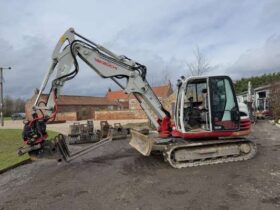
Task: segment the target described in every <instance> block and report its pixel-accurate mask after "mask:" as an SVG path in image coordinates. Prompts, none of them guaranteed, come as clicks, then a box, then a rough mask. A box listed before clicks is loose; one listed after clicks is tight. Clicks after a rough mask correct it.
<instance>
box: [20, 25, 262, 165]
mask: <svg viewBox="0 0 280 210" xmlns="http://www.w3.org/2000/svg"><path fill="white" fill-rule="evenodd" d="M78 58H79V61H78ZM79 62H85V63H86V64H87V65H88V66H89V68H90V69H92V70H93V71H94V72H96V73H97V74H98V75H99V76H100V77H101V78H108V79H111V80H113V82H115V83H116V84H117V85H118V86H119V87H120V88H121V89H122V90H123V91H124V92H125V93H127V94H133V95H134V97H135V98H136V99H137V101H138V102H139V104H140V106H141V108H142V109H143V111H144V112H145V113H146V115H147V117H148V119H149V120H150V122H151V123H152V125H153V126H154V127H155V128H156V130H157V132H154V133H153V132H152V133H150V134H149V135H144V134H142V133H141V132H139V131H137V130H136V129H135V130H132V131H131V134H132V137H131V140H130V142H129V144H130V145H131V146H132V147H133V148H135V149H136V150H137V151H139V152H140V153H141V154H142V155H144V156H150V155H153V154H155V153H156V154H158V153H159V154H161V155H162V156H163V157H164V160H165V161H166V162H168V163H169V164H170V165H171V166H172V167H174V168H185V167H192V166H202V165H211V164H217V163H226V162H233V161H241V160H248V159H250V158H252V157H254V156H255V154H256V151H257V150H256V144H255V143H254V142H252V141H250V140H249V139H247V138H246V136H247V135H249V134H250V132H251V122H250V119H249V117H248V110H246V109H241V108H240V106H239V104H238V102H237V99H236V95H235V92H234V87H233V82H232V80H231V79H230V77H228V76H192V77H188V78H186V77H184V76H182V77H180V79H178V81H177V99H176V104H175V110H174V114H172V115H173V116H171V114H170V112H169V111H167V110H166V109H165V108H164V107H163V105H162V103H161V101H160V100H159V99H158V97H157V96H156V95H155V93H154V92H153V90H152V88H151V86H150V85H149V83H148V81H147V78H146V75H147V68H146V66H144V65H142V64H140V63H138V62H136V61H134V60H132V59H130V58H128V57H126V56H124V55H117V54H115V53H113V52H111V51H110V50H108V49H106V48H105V47H103V46H102V45H99V44H97V43H94V42H93V41H91V40H89V39H87V38H86V37H84V36H82V35H81V34H79V33H77V32H76V31H75V30H74V29H73V28H70V29H68V30H67V31H66V32H65V33H64V34H63V35H62V36H61V38H60V39H59V41H58V43H57V45H56V47H55V49H54V51H53V54H52V63H51V66H50V68H49V70H48V72H47V74H46V76H45V78H44V80H43V82H42V84H41V87H40V90H39V93H38V96H37V98H36V101H35V103H34V106H33V108H32V110H33V111H32V113H33V114H32V116H33V119H32V120H29V121H27V122H25V125H24V130H23V140H24V142H25V144H26V145H27V146H28V149H27V150H24V151H25V152H30V151H33V150H38V149H42V148H44V147H46V144H45V143H46V140H47V139H48V134H47V132H46V124H47V123H49V122H50V121H52V120H54V119H55V117H56V114H57V112H58V106H57V98H58V97H59V95H60V93H61V90H62V87H63V85H64V83H65V82H66V81H68V80H71V79H73V78H74V77H75V76H76V75H77V74H78V72H79ZM51 76H54V79H53V80H52V81H51V88H50V91H49V95H48V99H47V101H46V102H42V101H40V97H41V95H42V93H43V91H45V88H46V86H47V84H48V82H49V79H50V77H51ZM107 131H108V128H107ZM107 133H108V135H107V136H105V138H104V139H102V140H101V141H100V142H97V143H96V144H93V146H90V148H86V149H84V150H83V151H80V152H78V153H75V154H71V152H70V151H69V149H68V146H67V144H66V142H65V140H64V139H63V135H61V134H60V135H59V136H58V137H56V138H55V140H54V142H55V143H54V144H53V146H52V147H51V148H52V151H55V150H56V149H57V151H58V153H60V155H62V157H63V159H64V160H66V161H70V160H72V159H74V158H76V157H77V156H80V155H82V154H84V153H86V152H88V151H90V150H92V149H95V148H97V147H99V146H101V145H103V144H104V143H106V142H109V141H110V135H109V132H107ZM22 153H23V151H22Z"/></svg>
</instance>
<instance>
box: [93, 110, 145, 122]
mask: <svg viewBox="0 0 280 210" xmlns="http://www.w3.org/2000/svg"><path fill="white" fill-rule="evenodd" d="M94 119H95V120H130V119H147V117H146V114H145V113H144V112H143V111H142V110H139V111H135V110H134V111H132V110H120V111H95V116H94Z"/></svg>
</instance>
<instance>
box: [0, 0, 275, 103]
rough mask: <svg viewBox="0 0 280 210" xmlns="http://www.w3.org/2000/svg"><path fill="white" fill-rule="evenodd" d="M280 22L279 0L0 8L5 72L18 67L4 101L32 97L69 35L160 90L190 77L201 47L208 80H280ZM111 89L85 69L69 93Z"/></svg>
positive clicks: (91, 0)
mask: <svg viewBox="0 0 280 210" xmlns="http://www.w3.org/2000/svg"><path fill="white" fill-rule="evenodd" d="M279 22H280V1H279V0H263V1H255V0H235V1H231V0H228V1H226V0H219V1H218V0H209V1H207V0H203V1H199V0H193V1H191V0H184V1H183V0H182V1H175V0H169V1H168V0H165V1H164V0H161V1H160V0H153V1H151V0H141V1H139V0H127V1H121V0H119V1H117V0H115V1H114V0H111V1H109V0H103V1H97V0H87V1H86V0H84V1H83V0H79V1H71V0H67V1H59V0H45V1H43V0H36V1H32V0H25V1H18V0H0V67H7V66H11V67H12V70H11V71H8V70H7V71H5V72H4V76H5V95H10V96H13V97H22V98H28V97H30V96H31V95H32V94H33V90H34V89H35V88H36V87H37V88H38V87H39V86H40V84H41V82H42V80H43V76H44V74H45V72H46V71H47V70H48V68H49V64H50V61H51V60H50V58H51V54H52V50H53V48H54V46H55V45H56V43H57V41H58V39H59V37H60V36H61V35H62V34H63V33H64V31H65V30H67V29H68V28H69V27H74V28H75V30H76V31H77V32H79V33H80V34H83V35H84V36H86V37H87V38H89V39H91V40H93V41H94V42H97V43H100V44H102V45H104V46H105V47H107V48H109V49H110V50H112V51H114V52H115V53H117V54H124V55H126V56H127V57H130V58H133V59H134V60H136V61H139V62H140V63H142V64H144V65H146V66H147V67H148V80H149V81H150V82H151V83H153V84H159V83H160V81H161V80H163V77H164V76H165V77H166V76H168V78H170V79H171V81H172V82H175V81H176V79H177V78H178V77H179V76H181V75H184V74H187V67H186V62H191V61H192V59H193V54H192V51H193V49H194V48H195V47H196V46H199V48H200V50H201V51H202V53H203V54H205V55H206V57H207V58H208V60H209V61H210V63H211V64H212V65H213V66H215V68H214V69H213V70H212V72H211V73H210V74H228V75H230V76H231V77H232V78H233V79H238V78H241V77H247V76H251V75H260V74H263V73H269V72H279V71H280V25H279ZM80 63H82V62H80ZM108 87H111V88H113V89H114V88H116V86H114V85H113V83H112V81H109V80H104V79H101V78H99V77H98V76H97V75H96V74H95V73H94V72H92V71H91V70H90V69H89V68H86V67H85V65H82V64H81V71H80V73H79V75H78V76H77V77H76V78H75V79H74V80H72V81H69V82H68V83H67V85H65V90H64V93H66V94H73V95H99V96H102V95H104V94H105V93H106V91H107V88H108Z"/></svg>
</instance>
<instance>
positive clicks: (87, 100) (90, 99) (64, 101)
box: [35, 94, 117, 106]
mask: <svg viewBox="0 0 280 210" xmlns="http://www.w3.org/2000/svg"><path fill="white" fill-rule="evenodd" d="M35 96H36V95H35ZM47 97H48V96H47V95H46V94H43V95H42V96H41V98H42V99H41V100H44V101H46V100H47ZM57 103H58V105H64V106H65V105H115V106H117V104H116V103H114V102H112V101H109V100H108V99H107V98H106V97H96V96H73V95H60V96H59V97H58V100H57Z"/></svg>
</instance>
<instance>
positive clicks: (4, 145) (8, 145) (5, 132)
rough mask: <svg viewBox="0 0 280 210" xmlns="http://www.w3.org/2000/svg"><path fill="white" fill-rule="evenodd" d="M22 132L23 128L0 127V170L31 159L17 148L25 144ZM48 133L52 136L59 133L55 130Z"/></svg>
mask: <svg viewBox="0 0 280 210" xmlns="http://www.w3.org/2000/svg"><path fill="white" fill-rule="evenodd" d="M21 133H22V130H21V129H0V170H3V169H6V168H8V167H11V166H13V165H15V164H18V163H20V162H22V161H25V160H27V159H29V156H28V154H25V155H22V156H18V154H17V149H18V148H19V147H21V146H23V141H22V138H21ZM48 134H49V137H50V138H52V137H54V136H55V135H57V133H56V132H53V131H49V132H48Z"/></svg>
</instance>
